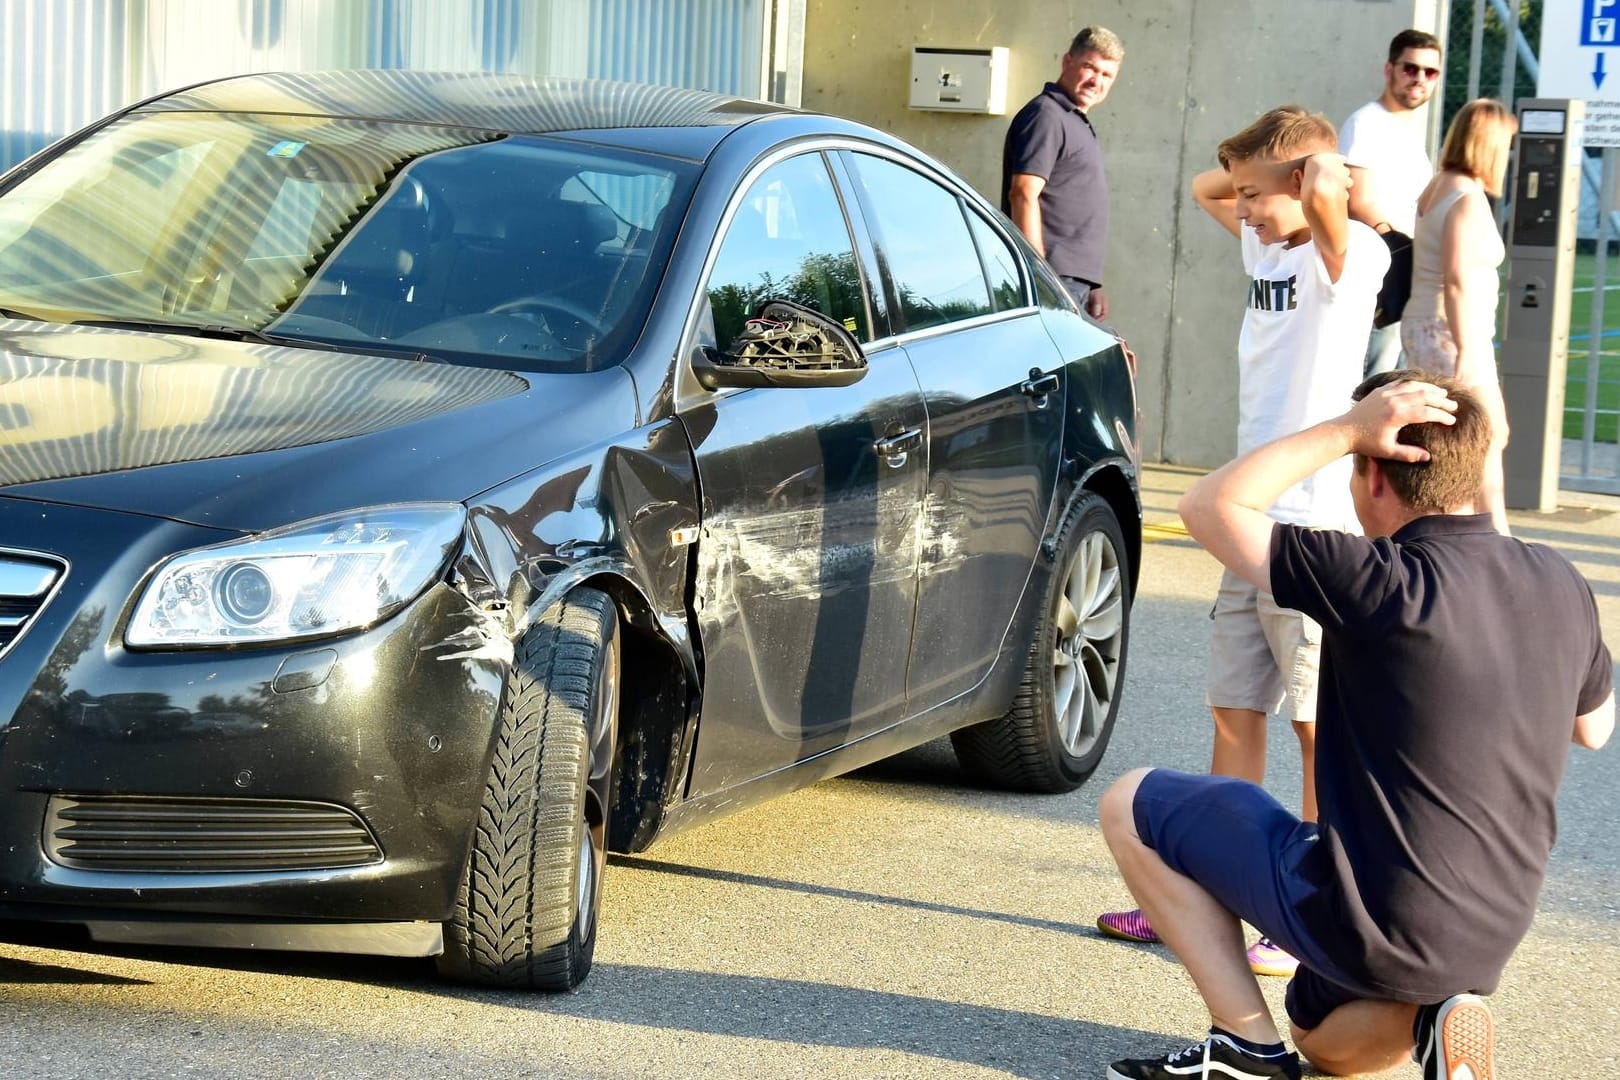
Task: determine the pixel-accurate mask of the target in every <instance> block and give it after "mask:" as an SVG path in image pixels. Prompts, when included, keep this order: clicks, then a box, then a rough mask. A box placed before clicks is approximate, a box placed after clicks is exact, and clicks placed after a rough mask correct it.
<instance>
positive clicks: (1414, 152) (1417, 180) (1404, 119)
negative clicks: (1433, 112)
mask: <svg viewBox="0 0 1620 1080" xmlns="http://www.w3.org/2000/svg"><path fill="white" fill-rule="evenodd" d="M1339 153H1341V154H1343V155H1344V160H1345V161H1346V162H1347V163H1349V164H1351V165H1354V166H1355V167H1356V168H1358V169H1367V170H1369V171H1370V172H1371V173H1372V174H1373V184H1374V188H1373V192H1374V198H1375V200H1376V201H1377V203H1378V209H1379V210H1380V211H1382V212H1383V213H1384V214H1386V215H1387V216H1388V218H1389V223H1390V225H1392V226H1394V227H1395V228H1396V229H1399V230H1400V231H1401V232H1403V233H1405V234H1406V235H1407V236H1411V235H1412V230H1413V229H1415V228H1417V204H1418V196H1419V195H1422V194H1423V189H1424V187H1426V186H1427V185H1428V183H1429V179H1430V178H1431V177H1433V176H1434V165H1433V163H1432V162H1430V161H1429V151H1428V147H1427V145H1426V144H1425V141H1424V130H1423V124H1422V123H1421V122H1420V121H1419V119H1418V114H1417V113H1415V112H1413V113H1401V114H1396V113H1392V112H1390V111H1389V110H1388V109H1386V108H1384V103H1383V102H1381V101H1369V102H1367V104H1365V105H1363V106H1362V107H1361V108H1359V109H1357V110H1356V111H1355V112H1353V113H1351V114H1350V119H1348V120H1346V121H1345V122H1344V126H1343V127H1342V128H1340V129H1339Z"/></svg>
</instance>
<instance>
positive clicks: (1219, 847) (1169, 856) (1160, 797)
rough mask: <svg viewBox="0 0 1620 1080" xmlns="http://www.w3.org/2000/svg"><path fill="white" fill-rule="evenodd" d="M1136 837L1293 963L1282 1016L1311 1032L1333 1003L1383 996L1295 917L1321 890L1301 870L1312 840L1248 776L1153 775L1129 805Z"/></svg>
mask: <svg viewBox="0 0 1620 1080" xmlns="http://www.w3.org/2000/svg"><path fill="white" fill-rule="evenodd" d="M1132 811H1133V815H1134V817H1135V819H1136V834H1137V835H1138V836H1139V837H1141V838H1142V842H1143V843H1144V844H1146V845H1147V846H1148V847H1150V848H1152V849H1153V850H1154V851H1156V852H1158V855H1159V858H1161V859H1163V860H1164V863H1165V865H1166V866H1168V867H1170V869H1172V870H1174V871H1176V872H1177V873H1179V874H1184V875H1186V876H1187V877H1190V878H1192V879H1193V880H1194V881H1196V882H1197V883H1198V884H1199V885H1202V886H1203V887H1204V889H1205V890H1207V891H1208V892H1209V894H1210V895H1211V896H1213V897H1215V899H1216V900H1217V901H1218V902H1219V903H1220V904H1221V906H1222V907H1224V908H1226V910H1228V911H1230V912H1232V913H1233V914H1234V915H1236V916H1237V917H1238V918H1240V919H1242V920H1243V921H1244V922H1246V923H1248V924H1249V925H1250V926H1253V927H1254V928H1255V929H1257V930H1259V931H1260V932H1261V933H1262V934H1264V935H1265V936H1266V937H1268V938H1270V939H1271V940H1272V941H1273V942H1275V943H1276V944H1278V945H1280V946H1281V947H1282V948H1284V949H1287V950H1288V951H1289V952H1290V953H1292V954H1293V955H1294V956H1295V957H1297V958H1298V959H1299V970H1298V972H1296V973H1295V975H1294V978H1293V979H1292V980H1291V981H1290V982H1289V984H1288V995H1287V998H1286V1005H1287V1008H1288V1018H1289V1019H1290V1020H1292V1021H1293V1022H1294V1023H1295V1024H1297V1025H1298V1026H1299V1027H1301V1028H1303V1029H1305V1030H1307V1031H1309V1030H1311V1029H1312V1028H1315V1027H1317V1026H1318V1025H1319V1024H1321V1023H1322V1021H1323V1020H1325V1019H1327V1015H1328V1013H1330V1012H1332V1011H1333V1010H1334V1009H1336V1008H1338V1007H1339V1006H1340V1005H1343V1004H1346V1003H1347V1002H1351V1001H1359V1000H1362V999H1374V1000H1376V999H1377V998H1379V997H1380V996H1381V995H1379V994H1376V993H1373V992H1371V991H1366V990H1360V989H1357V988H1356V986H1355V984H1354V982H1353V981H1352V980H1350V979H1349V978H1348V977H1347V976H1345V975H1344V974H1343V973H1342V972H1341V971H1340V969H1339V966H1338V965H1337V964H1335V963H1334V962H1333V961H1332V960H1330V959H1329V958H1328V956H1327V954H1326V953H1325V952H1324V951H1323V949H1322V947H1321V943H1319V942H1318V941H1316V940H1315V939H1314V938H1313V936H1312V935H1311V933H1310V931H1308V930H1307V929H1306V928H1305V925H1304V923H1302V922H1301V921H1300V918H1299V915H1298V913H1297V911H1296V907H1297V905H1298V904H1299V902H1300V901H1302V900H1304V899H1306V898H1307V897H1309V896H1310V895H1311V894H1312V893H1314V892H1315V891H1316V890H1317V888H1318V886H1317V884H1316V883H1314V882H1312V881H1309V880H1307V879H1306V878H1305V877H1304V876H1303V875H1302V874H1301V873H1300V862H1301V860H1302V859H1304V857H1305V854H1306V853H1307V852H1308V851H1310V850H1311V845H1313V844H1315V843H1316V842H1317V829H1316V825H1315V823H1314V822H1309V821H1301V820H1299V818H1297V817H1295V816H1294V815H1293V814H1290V813H1289V812H1288V811H1287V810H1285V809H1283V807H1282V805H1281V804H1280V803H1278V802H1277V800H1276V799H1273V798H1272V797H1271V796H1270V795H1268V794H1266V792H1265V789H1264V788H1261V787H1259V786H1258V785H1256V784H1251V783H1249V782H1248V781H1247V780H1236V779H1233V778H1232V777H1230V776H1203V775H1197V776H1195V775H1192V774H1189V773H1182V772H1176V771H1174V770H1172V769H1154V770H1153V771H1152V772H1150V773H1148V774H1147V775H1146V776H1144V777H1143V778H1142V783H1141V786H1140V787H1138V788H1137V789H1136V801H1135V803H1134V804H1133V806H1132Z"/></svg>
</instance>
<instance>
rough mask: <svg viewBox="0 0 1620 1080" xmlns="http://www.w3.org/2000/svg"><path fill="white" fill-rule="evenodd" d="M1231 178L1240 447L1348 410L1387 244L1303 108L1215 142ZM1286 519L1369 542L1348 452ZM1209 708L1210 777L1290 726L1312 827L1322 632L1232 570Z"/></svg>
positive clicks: (1204, 194) (1131, 932) (1291, 502)
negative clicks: (1239, 298)
mask: <svg viewBox="0 0 1620 1080" xmlns="http://www.w3.org/2000/svg"><path fill="white" fill-rule="evenodd" d="M1219 157H1220V162H1221V168H1219V169H1211V170H1210V171H1208V172H1205V173H1202V174H1200V175H1199V176H1198V177H1196V178H1195V179H1194V180H1193V185H1192V193H1193V198H1194V199H1196V200H1197V201H1198V205H1199V206H1201V207H1203V209H1204V210H1205V211H1206V212H1207V213H1208V214H1209V215H1210V216H1211V217H1213V218H1214V219H1215V220H1216V221H1217V222H1219V223H1220V224H1221V225H1222V226H1224V227H1225V228H1226V229H1227V231H1229V232H1231V233H1232V234H1233V235H1234V236H1236V237H1237V238H1238V239H1239V241H1240V242H1241V246H1242V251H1243V268H1244V269H1245V270H1246V271H1247V272H1248V274H1249V285H1248V290H1247V294H1246V296H1245V300H1246V310H1245V311H1244V315H1243V329H1242V331H1241V332H1240V334H1239V336H1238V446H1237V449H1238V453H1239V454H1245V453H1247V452H1249V451H1250V450H1253V449H1254V448H1256V447H1258V446H1261V445H1264V444H1265V443H1268V442H1271V441H1272V440H1274V439H1278V438H1281V437H1282V436H1284V435H1291V434H1293V433H1295V432H1297V431H1303V430H1304V429H1305V428H1308V427H1310V426H1311V425H1313V424H1316V423H1319V422H1321V421H1323V420H1327V419H1330V418H1331V417H1334V416H1337V415H1338V414H1340V413H1341V412H1343V411H1344V409H1345V402H1347V401H1349V400H1350V394H1351V391H1353V390H1354V389H1355V388H1356V386H1357V385H1358V384H1359V383H1360V382H1361V379H1362V373H1361V371H1362V362H1363V358H1364V357H1365V355H1366V350H1367V334H1368V330H1369V329H1370V327H1371V326H1372V313H1373V304H1374V302H1375V300H1376V299H1377V296H1378V289H1379V286H1380V285H1381V284H1382V282H1383V278H1384V272H1385V271H1386V270H1387V269H1388V268H1389V249H1388V248H1387V247H1386V246H1385V244H1384V242H1383V240H1381V239H1380V238H1379V236H1378V234H1377V233H1376V232H1374V231H1373V230H1372V229H1371V228H1369V227H1367V226H1366V225H1364V224H1362V223H1360V222H1358V221H1352V220H1351V219H1350V217H1349V212H1348V193H1349V188H1350V173H1349V169H1348V168H1347V167H1346V165H1345V161H1344V158H1343V157H1341V156H1340V155H1339V154H1338V139H1337V135H1336V133H1335V132H1334V130H1333V124H1332V123H1331V122H1330V121H1329V120H1328V119H1327V118H1326V117H1325V116H1322V115H1320V114H1316V113H1310V112H1308V111H1306V110H1305V109H1302V108H1299V107H1298V106H1284V107H1282V108H1278V109H1273V110H1271V111H1270V112H1268V113H1266V114H1265V115H1264V116H1262V117H1261V118H1260V119H1259V120H1256V121H1255V122H1254V123H1253V124H1250V125H1249V126H1248V127H1247V128H1244V129H1243V130H1242V131H1241V132H1239V133H1238V134H1236V135H1234V136H1232V137H1231V138H1229V139H1227V140H1226V141H1225V142H1223V143H1221V145H1220V152H1219ZM1270 512H1271V516H1272V517H1273V518H1274V519H1276V520H1277V521H1281V522H1287V523H1290V524H1294V525H1307V526H1320V527H1323V528H1332V529H1342V530H1345V531H1350V532H1359V531H1360V530H1359V528H1357V526H1356V515H1355V507H1354V506H1353V505H1352V503H1351V501H1350V463H1349V459H1348V458H1345V459H1342V460H1340V461H1338V462H1335V463H1334V464H1333V465H1330V466H1328V467H1327V468H1325V469H1323V470H1321V471H1320V472H1318V473H1316V474H1314V475H1313V476H1311V477H1310V478H1308V479H1306V480H1304V481H1302V482H1301V483H1299V484H1297V485H1295V486H1294V487H1292V488H1289V489H1288V490H1287V491H1286V492H1284V493H1283V495H1282V497H1281V498H1279V499H1278V500H1277V502H1276V503H1275V504H1273V506H1272V507H1271V511H1270ZM1211 618H1212V619H1213V620H1214V623H1215V627H1214V639H1213V643H1212V645H1211V650H1210V653H1211V655H1210V674H1209V682H1208V697H1207V701H1208V704H1209V707H1210V712H1211V713H1212V714H1213V716H1214V720H1215V752H1214V755H1213V760H1212V762H1211V764H1210V771H1211V772H1212V773H1218V774H1221V775H1225V776H1237V777H1241V778H1243V779H1245V780H1250V781H1253V782H1254V783H1257V784H1258V783H1260V782H1261V781H1262V780H1263V778H1264V776H1265V768H1266V721H1267V717H1268V716H1269V715H1270V714H1271V713H1272V712H1274V711H1277V710H1278V709H1279V707H1281V708H1282V709H1283V711H1284V712H1285V713H1286V714H1287V715H1288V716H1289V718H1290V719H1291V720H1292V721H1293V727H1294V731H1295V733H1296V735H1297V736H1298V738H1299V746H1300V754H1301V757H1302V758H1303V761H1304V776H1305V784H1304V793H1303V799H1302V806H1301V815H1300V816H1301V817H1302V818H1304V819H1306V820H1314V819H1315V817H1316V780H1315V775H1314V773H1315V756H1316V727H1315V720H1316V677H1317V657H1318V654H1319V652H1320V648H1321V640H1322V637H1321V635H1322V631H1321V628H1320V627H1319V626H1317V625H1316V623H1314V622H1312V621H1311V620H1310V619H1308V618H1306V617H1305V616H1304V615H1302V614H1300V613H1299V612H1297V611H1293V610H1291V609H1288V608H1281V607H1278V606H1277V604H1276V602H1275V601H1274V600H1273V599H1272V597H1271V595H1270V594H1269V593H1265V592H1261V591H1260V590H1258V589H1256V588H1255V587H1254V586H1253V585H1250V584H1249V583H1247V582H1245V581H1243V580H1242V579H1240V578H1238V577H1236V576H1235V575H1233V574H1232V573H1230V572H1228V573H1227V574H1225V576H1223V577H1222V579H1221V590H1220V595H1219V597H1217V599H1216V601H1215V609H1214V611H1213V612H1212V614H1211ZM1097 926H1098V928H1099V929H1100V930H1102V932H1103V933H1105V934H1108V935H1110V936H1112V937H1120V938H1125V939H1127V940H1131V941H1156V940H1158V936H1157V935H1156V934H1155V933H1154V932H1153V928H1152V926H1151V925H1149V923H1148V921H1147V919H1146V918H1144V917H1143V916H1142V913H1141V912H1140V911H1127V912H1109V913H1107V914H1105V915H1103V916H1102V917H1101V918H1099V919H1098V920H1097ZM1249 959H1250V963H1251V965H1252V966H1253V967H1254V970H1255V971H1256V972H1259V973H1260V974H1264V975H1292V974H1293V968H1294V966H1295V963H1294V960H1293V958H1292V957H1290V956H1289V955H1288V954H1287V953H1286V952H1283V951H1282V950H1281V949H1278V948H1277V947H1276V946H1274V945H1272V944H1271V943H1270V942H1269V941H1267V940H1266V939H1264V938H1262V939H1261V940H1260V941H1259V942H1257V943H1256V944H1255V946H1254V948H1252V949H1251V950H1250V951H1249Z"/></svg>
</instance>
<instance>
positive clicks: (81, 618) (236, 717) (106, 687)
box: [0, 498, 509, 953]
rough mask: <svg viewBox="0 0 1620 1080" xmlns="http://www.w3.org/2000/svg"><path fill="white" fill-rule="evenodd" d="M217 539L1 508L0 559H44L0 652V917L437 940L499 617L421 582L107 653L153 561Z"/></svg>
mask: <svg viewBox="0 0 1620 1080" xmlns="http://www.w3.org/2000/svg"><path fill="white" fill-rule="evenodd" d="M225 538H226V537H225V534H222V533H219V532H217V531H214V530H209V529H203V528H199V527H197V526H193V525H186V524H181V523H177V522H172V521H164V520H158V519H152V518H144V517H137V516H133V515H126V514H117V513H108V512H103V511H95V510H86V509H79V508H71V507H61V506H56V505H51V504H43V503H35V502H29V501H24V500H17V499H10V498H0V547H4V548H8V549H12V550H14V551H15V550H26V551H33V552H44V553H47V554H49V555H52V556H54V557H56V558H58V559H60V560H62V561H64V562H65V564H66V570H65V573H64V575H63V577H62V579H61V581H60V583H59V585H58V590H57V592H56V594H55V595H54V597H52V598H51V599H50V600H49V602H48V603H47V604H46V605H45V606H44V607H43V608H42V609H41V610H40V611H39V612H38V614H37V615H36V616H35V617H34V618H33V620H32V622H31V623H30V624H29V625H28V626H27V628H26V629H25V630H24V632H23V634H22V635H21V637H19V638H18V639H17V640H16V641H15V642H14V643H13V645H12V646H11V647H10V649H9V650H8V651H7V652H5V653H4V655H3V656H0V919H10V920H46V921H54V922H76V923H82V924H85V925H87V926H90V927H91V929H92V933H93V934H94V935H95V936H97V937H99V938H103V939H105V940H126V941H135V940H139V941H171V942H174V941H187V942H190V943H194V944H228V945H248V944H255V943H258V944H264V945H265V946H266V947H275V948H322V947H338V946H337V945H327V946H323V945H322V944H320V942H322V941H335V940H336V938H334V937H333V935H332V934H329V933H327V932H326V931H325V930H320V931H317V930H316V929H315V928H316V927H328V928H331V929H332V930H333V931H342V930H345V929H347V930H349V931H353V933H352V934H351V935H350V936H349V937H348V938H347V939H345V940H351V941H352V942H354V944H353V945H351V946H349V947H352V948H355V949H356V951H377V952H395V953H399V952H404V953H422V952H432V951H436V944H435V941H436V935H437V923H438V922H439V921H440V920H443V919H445V918H447V917H449V915H450V914H451V911H452V908H453V905H454V899H455V891H456V885H457V882H458V880H459V877H460V875H461V871H462V866H463V864H464V860H465V857H466V852H467V848H468V843H469V839H470V837H471V834H472V831H473V828H474V825H475V822H476V818H477V814H478V807H479V804H480V801H481V798H482V795H483V788H484V777H485V774H486V771H487V764H488V760H489V755H490V752H491V740H492V737H493V732H494V730H495V726H496V721H497V718H498V714H499V710H500V706H501V697H502V693H503V687H504V680H505V678H506V673H507V669H508V665H509V655H508V652H507V646H506V642H505V639H504V637H502V635H501V632H500V628H499V626H497V625H495V624H494V620H492V619H491V618H490V617H489V616H487V615H485V614H483V613H481V612H480V611H478V610H477V609H476V608H475V607H474V606H473V605H472V604H470V603H469V602H468V601H467V599H466V598H465V597H463V596H462V595H461V594H460V593H458V592H456V591H455V590H454V589H452V588H450V587H449V586H447V585H443V584H440V585H435V586H434V587H432V588H431V589H430V590H428V592H427V593H425V594H424V595H423V596H421V597H419V598H417V599H416V600H415V601H414V602H412V603H411V604H410V605H408V606H407V607H405V608H404V609H403V610H402V611H400V612H399V613H397V614H396V615H395V616H393V617H392V618H390V619H388V620H387V621H385V622H383V623H381V624H380V625H378V626H375V627H372V628H370V629H368V630H364V631H360V632H356V633H351V634H347V635H343V636H339V637H335V638H331V639H325V640H316V641H303V642H299V643H297V644H294V645H285V646H272V647H254V648H240V649H192V650H174V651H135V650H130V649H127V648H125V647H124V646H123V644H122V640H123V625H124V620H125V618H126V617H127V614H128V610H129V608H130V606H131V604H132V602H133V600H134V597H135V594H136V593H137V592H138V590H139V588H140V587H141V584H142V582H143V581H144V580H145V578H146V576H147V574H148V573H149V572H150V570H151V568H152V567H153V566H155V565H156V564H157V563H159V562H161V561H162V560H163V559H164V558H165V557H167V556H168V555H170V554H172V553H173V552H176V551H180V550H186V549H189V548H192V547H197V546H201V545H204V544H209V543H216V542H218V541H220V540H222V539H225ZM232 928H234V930H233V929H232ZM340 936H341V935H340ZM300 942H302V944H301V943H300Z"/></svg>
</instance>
